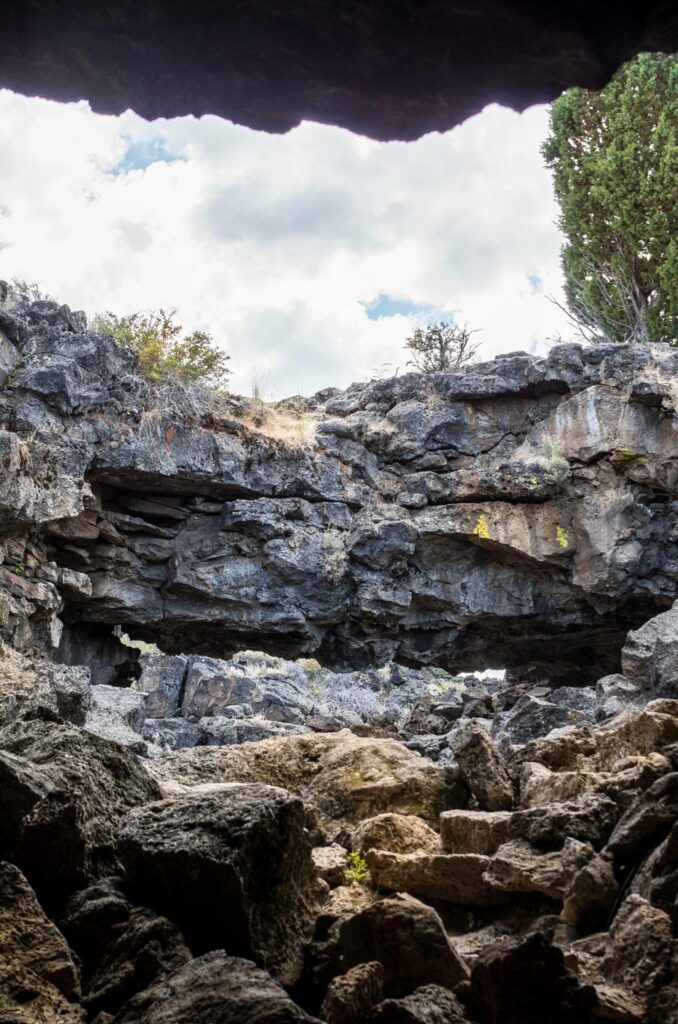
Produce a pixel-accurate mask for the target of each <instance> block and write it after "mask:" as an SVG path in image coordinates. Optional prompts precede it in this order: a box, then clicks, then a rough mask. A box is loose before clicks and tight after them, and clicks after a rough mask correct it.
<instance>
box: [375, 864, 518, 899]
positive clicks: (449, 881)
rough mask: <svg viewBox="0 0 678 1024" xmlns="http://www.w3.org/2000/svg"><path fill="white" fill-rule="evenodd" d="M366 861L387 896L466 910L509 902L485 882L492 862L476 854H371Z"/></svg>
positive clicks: (490, 883)
mask: <svg viewBox="0 0 678 1024" xmlns="http://www.w3.org/2000/svg"><path fill="white" fill-rule="evenodd" d="M365 858H366V860H367V865H368V867H369V869H370V874H371V875H372V880H373V882H374V884H375V885H376V886H377V887H378V888H379V889H386V890H387V891H388V892H406V893H410V894H411V895H412V896H416V897H418V898H419V899H424V900H442V901H444V902H446V903H455V904H457V905H458V906H463V907H494V906H499V905H501V904H503V903H506V902H507V901H508V900H507V896H506V895H505V893H504V892H502V891H501V890H500V889H499V888H498V887H495V886H494V885H493V884H492V882H490V881H487V880H486V878H485V872H486V871H487V869H488V868H489V866H490V863H491V861H490V858H489V857H483V856H481V855H480V854H477V853H459V854H457V853H448V854H445V853H387V852H386V851H384V850H368V851H367V853H366V855H365Z"/></svg>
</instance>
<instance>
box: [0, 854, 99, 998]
mask: <svg viewBox="0 0 678 1024" xmlns="http://www.w3.org/2000/svg"><path fill="white" fill-rule="evenodd" d="M0 961H1V962H2V964H3V967H5V968H10V969H11V970H12V971H14V972H16V974H17V975H21V974H22V973H23V974H25V973H26V972H30V973H32V974H34V975H37V976H38V977H39V978H41V979H42V981H44V982H46V983H47V984H49V985H53V986H54V987H55V988H56V989H58V990H59V992H61V994H62V995H63V996H65V997H66V999H68V1000H69V1001H76V1000H77V999H78V997H79V996H80V973H79V971H78V968H77V967H76V965H75V963H74V961H73V957H72V955H71V951H70V949H69V948H68V945H67V943H66V940H65V939H64V937H63V935H62V934H61V932H60V931H59V930H58V929H57V927H56V926H55V925H54V924H53V923H52V922H51V921H50V920H49V918H48V917H47V916H46V915H45V912H44V911H43V909H42V907H41V906H40V904H39V903H38V900H37V897H36V895H35V893H34V892H33V890H32V889H31V887H30V885H29V884H28V882H27V881H26V879H25V878H24V876H23V875H22V874H21V872H20V871H19V869H18V868H17V867H15V866H14V865H13V864H8V863H6V862H1V863H0Z"/></svg>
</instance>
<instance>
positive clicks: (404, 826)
mask: <svg viewBox="0 0 678 1024" xmlns="http://www.w3.org/2000/svg"><path fill="white" fill-rule="evenodd" d="M445 813H447V814H453V813H454V812H453V811H447V812H445ZM445 813H444V814H442V815H441V819H442V818H444V817H445ZM351 843H352V846H353V849H354V850H358V851H359V852H360V853H365V850H370V849H376V850H390V851H391V852H392V853H416V852H417V851H420V852H421V851H422V850H430V851H434V850H439V849H440V836H439V835H438V833H437V832H435V831H434V830H433V829H432V828H431V826H430V825H427V824H426V822H425V821H422V820H421V818H417V817H415V815H413V814H393V813H392V812H391V813H389V812H387V813H385V814H377V815H376V817H374V818H366V819H365V821H361V822H360V824H359V825H358V827H357V828H356V830H355V832H354V833H353V835H352V837H351Z"/></svg>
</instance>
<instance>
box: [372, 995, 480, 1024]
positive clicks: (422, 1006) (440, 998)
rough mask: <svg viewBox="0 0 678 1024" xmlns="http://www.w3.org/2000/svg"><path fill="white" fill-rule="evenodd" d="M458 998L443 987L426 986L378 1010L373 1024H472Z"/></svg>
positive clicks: (375, 1009)
mask: <svg viewBox="0 0 678 1024" xmlns="http://www.w3.org/2000/svg"><path fill="white" fill-rule="evenodd" d="M468 1020H469V1018H468V1017H467V1016H466V1013H465V1012H464V1007H463V1006H462V1005H461V1003H460V1002H459V1000H458V999H457V997H456V996H454V995H453V994H452V993H451V992H449V991H448V990H447V989H445V988H441V986H440V985H422V986H421V988H418V989H415V991H414V992H412V993H411V995H409V996H404V998H402V999H385V1000H384V1001H383V1002H382V1003H379V1004H378V1006H375V1008H374V1010H373V1012H372V1016H371V1017H370V1024H468Z"/></svg>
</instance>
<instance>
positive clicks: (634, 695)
mask: <svg viewBox="0 0 678 1024" xmlns="http://www.w3.org/2000/svg"><path fill="white" fill-rule="evenodd" d="M641 701H642V690H641V689H640V687H638V686H636V685H635V684H634V683H630V682H629V680H628V679H627V678H626V677H625V676H622V675H619V674H617V675H612V676H604V678H603V679H599V680H598V682H597V683H596V721H598V722H603V721H605V719H606V718H612V716H613V715H616V714H617V713H618V712H619V711H624V709H625V708H628V707H629V706H633V705H636V704H638V703H640V702H641Z"/></svg>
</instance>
